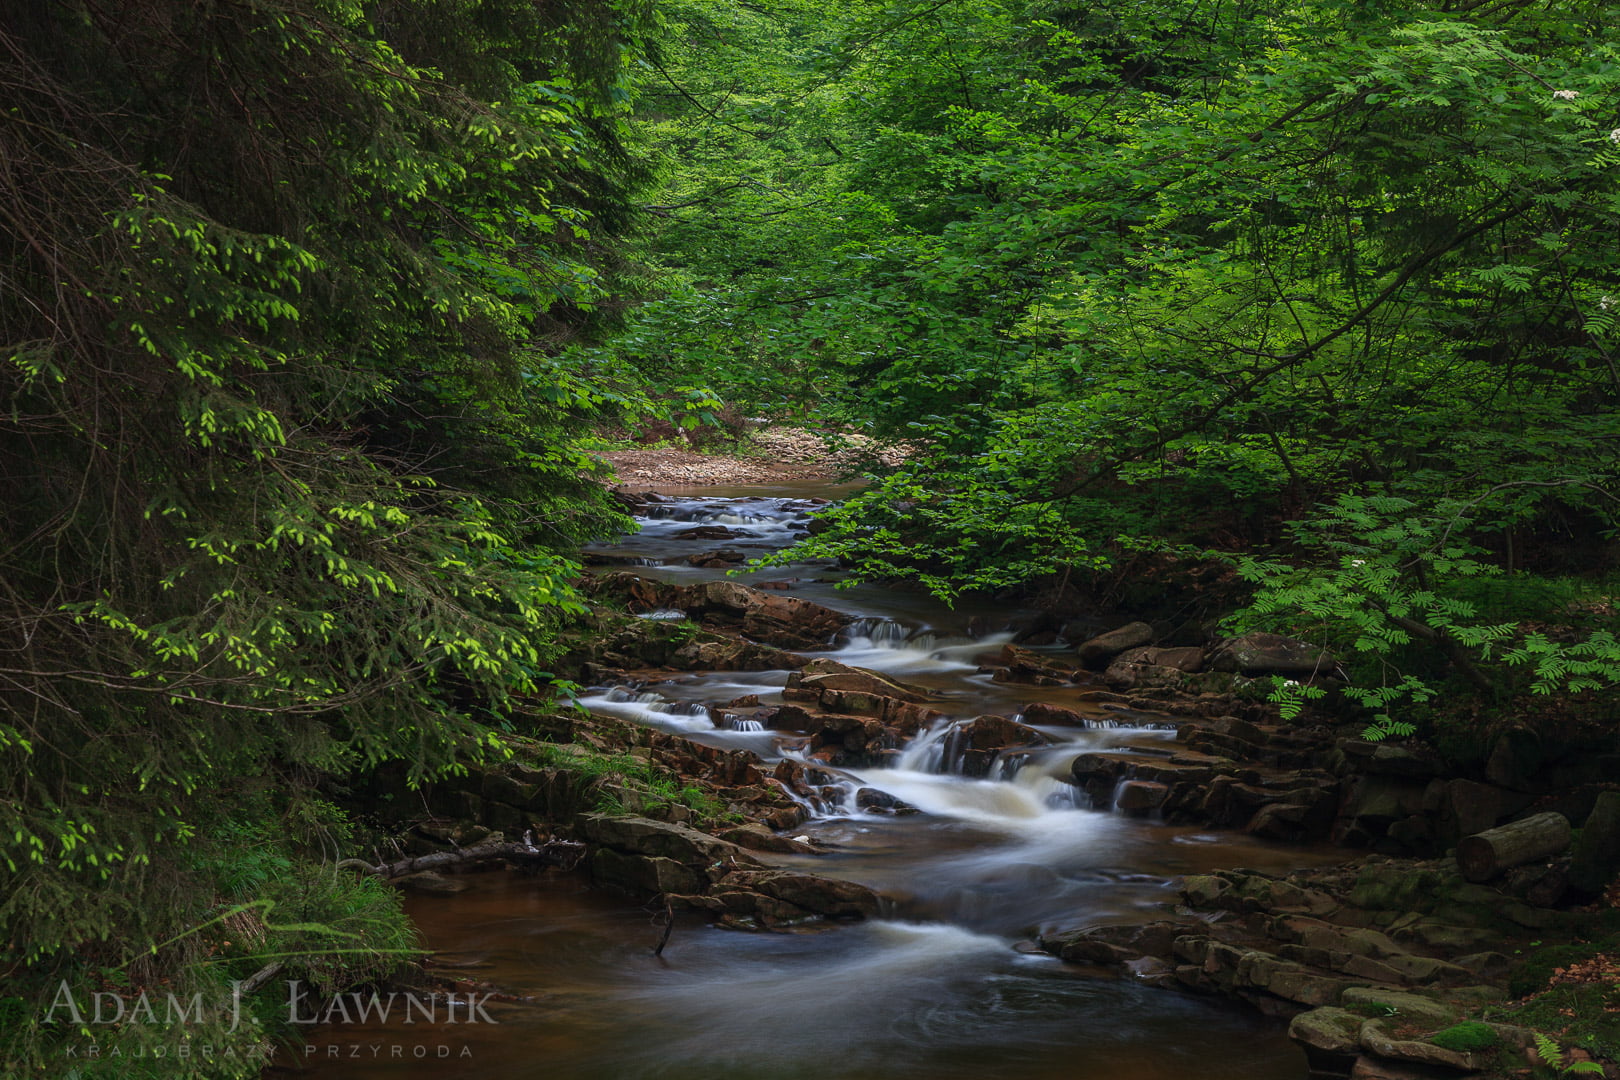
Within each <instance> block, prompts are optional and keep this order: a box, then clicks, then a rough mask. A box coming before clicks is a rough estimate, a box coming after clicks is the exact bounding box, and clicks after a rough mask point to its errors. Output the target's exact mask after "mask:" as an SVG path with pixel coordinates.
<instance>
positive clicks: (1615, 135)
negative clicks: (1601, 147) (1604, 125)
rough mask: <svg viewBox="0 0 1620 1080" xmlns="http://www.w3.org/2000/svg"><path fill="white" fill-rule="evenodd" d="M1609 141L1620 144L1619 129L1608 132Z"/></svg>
mask: <svg viewBox="0 0 1620 1080" xmlns="http://www.w3.org/2000/svg"><path fill="white" fill-rule="evenodd" d="M1609 141H1610V142H1612V143H1616V144H1620V128H1615V129H1614V130H1613V131H1611V132H1609Z"/></svg>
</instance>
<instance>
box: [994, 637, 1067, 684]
mask: <svg viewBox="0 0 1620 1080" xmlns="http://www.w3.org/2000/svg"><path fill="white" fill-rule="evenodd" d="M984 660H988V661H989V663H988V665H987V666H988V667H989V668H990V670H991V671H992V675H991V678H992V680H993V681H994V682H1002V683H1021V684H1026V685H1032V686H1066V685H1068V684H1069V683H1070V682H1072V681H1074V679H1075V677H1076V666H1075V664H1074V661H1072V660H1068V659H1066V658H1065V657H1063V656H1060V655H1057V654H1055V653H1041V652H1035V651H1033V650H1031V649H1025V648H1021V647H1020V646H1017V645H1003V646H1002V647H1001V651H1000V652H999V653H997V654H996V655H995V656H994V657H993V658H991V657H986V658H984ZM984 660H981V662H984Z"/></svg>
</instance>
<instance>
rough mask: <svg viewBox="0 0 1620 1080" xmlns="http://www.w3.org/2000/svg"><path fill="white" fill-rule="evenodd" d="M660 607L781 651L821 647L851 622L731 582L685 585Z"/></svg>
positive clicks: (798, 601) (789, 598)
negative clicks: (729, 628)
mask: <svg viewBox="0 0 1620 1080" xmlns="http://www.w3.org/2000/svg"><path fill="white" fill-rule="evenodd" d="M665 602H666V603H667V605H668V606H670V607H675V608H679V609H680V610H682V611H684V612H686V613H687V614H688V615H689V616H691V617H692V618H695V619H697V620H698V621H699V622H703V623H706V624H707V623H713V624H717V625H720V626H735V627H736V628H738V629H740V630H741V631H742V632H743V633H744V634H746V635H747V636H748V637H750V638H753V639H754V640H756V641H762V642H764V643H766V644H767V645H776V646H778V647H781V648H785V649H813V648H818V647H820V646H823V645H825V644H826V643H827V642H829V641H830V640H832V638H833V636H834V635H835V634H837V633H838V631H840V630H842V629H843V628H844V627H845V626H847V625H849V623H851V622H852V621H854V620H853V619H852V618H851V616H849V615H846V614H844V613H843V612H841V611H834V610H833V609H832V608H827V607H822V606H821V605H820V604H814V603H811V602H810V601H808V600H801V599H799V598H798V597H796V596H782V595H780V594H777V593H774V592H762V591H760V590H759V589H751V588H749V587H748V586H746V585H742V584H739V583H737V582H735V581H705V582H702V583H701V584H698V585H689V586H687V587H685V588H683V589H677V590H675V591H674V592H673V593H672V594H671V595H670V596H669V597H668V598H667V600H666V601H665Z"/></svg>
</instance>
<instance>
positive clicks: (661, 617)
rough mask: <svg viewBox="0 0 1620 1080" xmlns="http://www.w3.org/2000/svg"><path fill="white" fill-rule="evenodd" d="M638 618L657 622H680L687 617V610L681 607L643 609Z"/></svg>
mask: <svg viewBox="0 0 1620 1080" xmlns="http://www.w3.org/2000/svg"><path fill="white" fill-rule="evenodd" d="M636 618H638V619H652V620H654V621H655V622H679V621H680V620H682V619H684V618H686V612H684V611H681V610H680V609H679V608H659V609H658V610H656V611H643V612H642V613H641V614H639V615H637V616H636Z"/></svg>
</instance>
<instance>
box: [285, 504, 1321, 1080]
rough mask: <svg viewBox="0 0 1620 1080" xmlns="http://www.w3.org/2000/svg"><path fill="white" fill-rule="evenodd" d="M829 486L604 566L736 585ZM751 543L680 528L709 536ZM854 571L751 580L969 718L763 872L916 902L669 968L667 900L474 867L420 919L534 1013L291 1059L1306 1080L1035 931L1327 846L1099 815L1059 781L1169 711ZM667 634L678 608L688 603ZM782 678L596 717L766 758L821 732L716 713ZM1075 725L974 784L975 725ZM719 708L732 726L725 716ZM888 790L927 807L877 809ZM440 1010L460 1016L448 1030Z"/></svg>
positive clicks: (733, 513) (663, 687) (681, 959)
mask: <svg viewBox="0 0 1620 1080" xmlns="http://www.w3.org/2000/svg"><path fill="white" fill-rule="evenodd" d="M804 494H805V491H804V490H803V489H800V490H798V491H795V490H792V489H788V490H771V491H761V492H754V493H750V494H738V495H733V496H732V497H727V498H721V497H716V496H713V495H708V494H705V495H704V496H702V497H696V498H679V499H674V500H672V501H669V502H665V503H662V504H658V505H656V506H655V507H653V509H652V515H653V516H649V517H648V518H647V519H645V520H644V521H643V522H642V531H641V533H640V534H638V535H636V536H633V537H628V538H626V539H625V540H624V541H623V542H622V543H621V544H619V545H617V546H616V547H615V548H614V549H612V550H611V551H608V552H604V555H605V556H606V557H609V558H611V559H612V560H614V561H616V562H620V563H633V564H634V565H635V566H636V567H637V569H636V572H637V573H640V574H643V575H644V576H649V577H658V578H662V579H664V580H670V581H676V582H681V583H689V582H696V581H701V580H705V579H712V578H716V577H720V576H722V575H723V574H724V571H723V570H714V569H698V568H694V567H692V566H690V565H689V564H687V563H686V562H685V561H684V560H685V558H686V557H687V556H690V555H692V554H695V553H697V552H701V551H706V550H712V549H714V548H716V547H726V548H731V549H734V550H735V549H745V548H746V547H747V546H749V545H757V547H756V549H755V550H757V551H763V550H766V549H773V548H778V547H781V546H783V545H784V544H785V543H787V542H788V541H789V540H791V539H792V537H793V535H794V534H795V533H796V532H797V531H798V530H799V529H802V528H803V526H804V523H805V522H806V521H807V520H808V514H809V513H810V512H811V511H812V510H813V509H814V504H813V503H812V502H809V501H806V500H805V499H804V497H803V496H804ZM713 524H723V525H726V526H727V527H728V528H730V529H732V530H734V531H735V532H736V533H741V534H744V535H741V536H733V537H732V538H730V539H723V540H714V539H698V538H681V537H679V536H678V535H677V534H678V533H681V532H684V531H687V530H690V529H692V528H695V527H698V526H702V525H713ZM837 577H838V575H837V572H836V570H834V569H833V568H831V567H827V566H815V565H796V566H792V567H780V568H775V569H772V570H766V571H761V572H756V573H751V574H746V575H743V576H742V580H744V581H749V580H767V581H787V582H788V583H789V584H790V586H791V592H790V593H789V594H788V595H794V596H800V597H803V598H806V599H811V600H815V601H817V602H819V603H823V604H826V605H828V606H831V607H836V608H839V609H841V610H844V611H846V612H849V613H850V614H852V615H855V616H858V621H857V622H855V623H854V624H852V625H851V627H850V629H849V630H848V631H847V632H846V633H845V634H844V635H843V636H842V638H841V640H840V641H838V642H835V643H829V648H828V652H827V655H830V656H832V657H834V658H836V659H838V660H840V661H843V662H845V663H849V664H854V665H858V666H861V667H865V668H870V669H873V670H877V671H882V672H885V673H888V674H890V675H891V676H894V677H897V678H901V679H904V680H906V681H908V682H911V683H918V684H923V685H926V686H928V687H930V688H931V689H932V690H934V691H935V692H937V693H938V694H939V695H940V697H941V699H942V702H941V703H940V704H938V705H937V706H936V707H938V708H940V709H941V710H942V711H944V712H946V713H947V716H948V719H947V720H946V721H942V722H940V723H938V724H936V725H935V726H934V727H933V728H931V729H930V730H928V731H927V732H924V733H922V734H920V735H919V736H918V737H917V738H916V739H914V740H913V741H912V742H911V744H910V745H908V746H907V747H905V748H904V750H903V751H902V752H901V753H900V754H898V755H896V757H895V759H894V761H893V762H892V765H891V766H890V767H886V768H862V769H846V770H832V771H833V772H834V773H835V779H836V780H837V781H838V782H837V783H836V784H835V785H830V786H829V787H830V789H832V790H831V792H830V796H831V797H828V798H824V799H822V800H820V801H818V803H817V804H816V806H815V811H816V816H815V817H814V818H813V819H812V820H811V821H809V822H808V823H806V824H805V825H804V826H802V827H801V829H799V830H797V832H799V833H803V834H805V835H807V836H810V837H813V838H814V839H816V840H819V841H821V842H823V843H824V844H825V845H826V847H827V848H828V849H829V850H830V852H831V853H830V854H825V855H819V856H810V855H806V856H765V858H766V859H767V860H768V861H771V862H775V863H777V864H780V865H790V866H798V867H803V868H805V869H809V870H813V871H815V872H817V873H821V874H825V875H830V876H839V877H845V878H849V879H852V880H855V881H859V882H862V883H864V884H867V885H870V886H872V887H874V888H877V889H879V890H880V891H882V892H883V893H885V894H886V895H887V896H890V897H892V898H893V904H892V907H891V910H889V911H888V912H887V913H886V916H885V917H884V918H882V919H878V920H874V921H870V922H867V923H863V924H857V925H842V926H838V927H834V928H831V929H828V930H826V931H824V932H821V933H809V934H749V933H740V932H735V931H726V930H719V929H714V928H711V927H709V926H707V925H706V924H705V923H704V922H703V920H701V919H699V918H697V917H682V918H681V919H680V920H679V921H678V923H677V926H676V928H675V929H674V931H673V934H672V936H671V938H670V941H669V944H668V946H667V948H666V949H665V950H664V953H663V955H662V956H661V957H655V956H654V955H653V947H654V946H655V945H656V944H657V943H658V940H659V938H660V936H661V934H662V931H661V929H660V928H659V927H658V926H656V925H655V923H654V919H653V916H652V914H651V913H650V911H649V910H647V909H644V908H642V907H641V906H639V905H637V904H636V903H635V902H633V901H629V900H626V899H625V898H624V897H622V896H618V895H616V894H613V893H610V892H605V891H600V890H595V889H592V888H590V887H589V886H588V884H587V883H586V882H585V881H584V880H583V878H582V877H581V876H580V875H554V876H542V877H539V878H532V877H530V878H524V877H514V876H510V875H506V874H498V873H496V874H477V875H470V876H468V877H467V878H465V879H463V880H465V881H467V882H468V883H470V885H471V888H470V889H469V890H468V891H466V892H463V893H460V894H457V895H455V896H450V897H438V896H433V897H412V898H411V899H410V900H409V901H408V902H407V906H408V908H409V911H410V913H411V915H412V917H413V918H414V919H415V920H416V922H417V925H418V926H419V927H420V928H421V931H422V934H423V937H424V938H425V940H426V943H427V945H428V946H429V947H430V948H433V949H435V950H437V951H438V953H439V955H438V957H437V958H436V961H437V962H438V963H439V964H440V965H441V968H440V969H441V970H442V971H445V972H446V973H450V974H456V975H462V976H466V977H467V978H471V979H476V980H479V981H481V982H484V983H487V984H489V985H492V986H495V987H499V988H501V989H502V990H504V991H507V992H508V993H510V994H513V995H518V996H520V997H522V998H524V999H526V1000H523V1001H508V1002H505V1003H493V1002H492V1003H490V1004H489V1005H487V1006H486V1009H487V1014H488V1016H489V1018H490V1019H491V1020H493V1021H494V1022H493V1023H486V1022H480V1023H473V1024H468V1023H465V1022H463V1023H457V1024H446V1023H443V1022H441V1023H439V1024H437V1025H432V1024H426V1023H423V1022H421V1021H420V1020H418V1021H417V1022H416V1023H414V1024H413V1025H410V1026H404V1025H401V1024H399V1023H398V1022H397V1021H396V1022H395V1023H394V1024H392V1025H383V1024H370V1025H366V1024H340V1025H334V1026H332V1027H328V1028H324V1029H321V1030H319V1031H318V1032H315V1033H313V1034H312V1036H311V1037H310V1039H309V1040H308V1044H307V1045H300V1046H298V1047H294V1048H289V1049H288V1050H287V1051H286V1052H284V1053H283V1055H282V1057H281V1059H280V1060H281V1062H282V1068H285V1069H287V1070H289V1071H291V1072H295V1073H297V1074H299V1075H313V1076H318V1077H384V1076H386V1077H420V1078H427V1077H433V1078H444V1077H463V1076H465V1077H479V1078H480V1080H518V1078H540V1077H546V1078H557V1080H573V1078H578V1080H641V1078H646V1080H652V1078H667V1080H776V1078H781V1080H798V1078H804V1080H867V1078H871V1080H894V1078H908V1077H916V1078H919V1080H921V1078H925V1077H926V1078H929V1080H1003V1078H1005V1080H1014V1078H1017V1080H1056V1078H1059V1077H1062V1078H1081V1080H1090V1078H1095V1080H1183V1078H1195V1080H1300V1078H1302V1077H1304V1075H1305V1071H1306V1070H1305V1062H1304V1057H1303V1055H1302V1054H1301V1053H1300V1052H1299V1051H1298V1050H1297V1049H1296V1048H1295V1047H1294V1046H1293V1045H1292V1044H1291V1043H1290V1042H1289V1041H1288V1039H1287V1038H1286V1036H1285V1035H1284V1033H1283V1030H1282V1027H1281V1025H1279V1024H1278V1023H1276V1022H1272V1021H1265V1020H1262V1019H1260V1018H1258V1017H1255V1016H1253V1015H1250V1014H1248V1013H1245V1012H1242V1011H1239V1010H1238V1009H1236V1008H1234V1007H1229V1006H1226V1005H1223V1004H1220V1003H1216V1002H1211V1001H1207V1000H1203V999H1197V998H1191V997H1187V996H1184V995H1180V994H1177V993H1173V992H1170V991H1165V990H1159V989H1153V988H1150V987H1147V986H1145V985H1143V984H1141V983H1138V982H1135V981H1133V980H1130V979H1120V978H1116V977H1111V976H1109V975H1107V974H1104V973H1102V972H1098V971H1094V970H1088V969H1081V968H1077V967H1074V966H1071V965H1067V964H1063V963H1061V962H1059V961H1057V960H1055V959H1052V958H1050V957H1046V956H1044V955H1039V954H1035V953H1032V952H1031V951H1030V949H1031V946H1030V944H1029V942H1030V941H1031V939H1032V938H1033V937H1034V936H1036V935H1037V934H1040V933H1044V932H1052V931H1056V930H1062V929H1069V928H1076V927H1083V926H1093V925H1099V924H1104V923H1110V922H1120V921H1145V920H1146V919H1147V918H1152V917H1154V916H1155V915H1156V914H1158V913H1167V912H1169V911H1170V910H1172V909H1173V907H1174V905H1175V903H1176V898H1177V897H1176V892H1175V879H1176V878H1177V877H1178V876H1179V875H1182V874H1187V873H1194V872H1199V871H1203V870H1209V869H1214V868H1217V867H1221V866H1250V867H1262V868H1285V867H1291V866H1300V865H1306V864H1308V863H1312V862H1320V861H1323V860H1324V859H1326V858H1331V857H1332V856H1331V853H1326V852H1320V851H1316V852H1312V851H1302V850H1300V849H1290V848H1283V847H1278V846H1271V845H1266V844H1263V843H1260V842H1257V841H1254V840H1251V839H1249V838H1247V837H1243V836H1237V835H1231V834H1217V833H1213V832H1209V831H1203V830H1199V829H1195V828H1188V827H1175V826H1167V825H1163V824H1160V823H1156V822H1153V821H1150V820H1142V819H1137V818H1127V817H1124V816H1121V815H1118V814H1115V813H1113V812H1111V809H1110V808H1109V807H1092V806H1090V805H1089V803H1088V800H1087V799H1086V797H1085V796H1084V795H1083V794H1082V793H1080V792H1079V791H1078V789H1076V788H1074V787H1073V786H1072V785H1069V784H1067V783H1065V782H1064V781H1063V780H1062V779H1061V777H1062V776H1063V774H1064V773H1065V771H1066V769H1067V766H1068V763H1069V762H1070V761H1071V760H1072V759H1073V757H1074V756H1075V754H1076V753H1078V752H1080V751H1082V750H1087V749H1093V750H1094V749H1107V748H1109V747H1116V746H1124V745H1130V746H1133V747H1137V748H1145V749H1150V750H1151V749H1153V748H1161V749H1167V748H1168V745H1169V743H1170V742H1171V741H1173V739H1174V731H1173V729H1172V728H1171V727H1170V726H1169V725H1168V724H1166V723H1164V722H1163V720H1164V718H1162V717H1155V716H1153V715H1150V714H1142V713H1133V712H1130V711H1127V710H1120V709H1118V708H1115V707H1109V706H1099V705H1097V704H1095V703H1094V702H1091V701H1088V700H1087V698H1086V695H1085V692H1084V691H1083V690H1081V689H1079V688H1068V687H1062V688H1048V687H1042V688H1035V687H1028V686H1009V685H1005V684H999V683H995V682H992V681H991V680H990V679H989V677H988V676H985V675H981V674H979V673H978V666H979V665H978V663H977V662H976V659H975V658H976V657H978V656H979V655H980V654H983V653H985V652H987V651H989V652H993V651H995V650H996V649H998V648H999V647H1000V645H1001V644H1002V643H1003V642H1005V641H1007V640H1008V639H1009V637H1010V634H1009V633H1008V632H1006V631H1005V629H1004V627H1005V624H1006V621H1007V618H1008V615H1009V613H1008V612H1006V611H1005V610H999V611H998V610H996V609H995V608H993V607H990V606H986V605H982V604H981V605H977V606H974V605H969V606H967V607H964V608H962V609H959V610H956V611H947V610H945V609H943V608H942V607H940V606H938V605H935V604H933V603H932V602H931V601H929V600H928V599H927V598H926V597H920V596H918V595H916V594H914V593H909V592H897V591H885V590H879V589H872V588H858V589H850V590H839V589H836V588H835V587H834V586H835V584H836V581H837ZM647 617H649V618H658V617H666V618H678V617H679V613H676V612H654V613H649V615H648V616H647ZM786 679H787V673H786V672H780V671H778V672H762V673H738V672H729V673H728V672H717V673H713V674H707V675H702V676H696V675H694V676H686V677H680V678H676V679H674V680H670V681H666V682H660V683H658V684H656V685H651V686H628V687H626V686H620V687H602V688H596V689H594V690H593V691H591V692H590V694H589V695H588V696H587V697H586V698H585V704H586V705H588V706H589V707H590V708H592V709H593V710H597V711H600V712H602V713H608V714H612V715H615V716H620V717H624V718H628V719H631V720H635V721H637V722H640V723H645V724H649V725H653V726H656V727H659V728H662V729H664V730H667V731H673V732H678V733H680V734H682V735H685V736H686V737H688V738H692V739H694V740H696V741H699V742H704V743H708V744H710V745H715V746H725V747H731V748H744V749H747V750H750V751H752V752H753V753H756V754H758V755H759V756H760V757H761V758H763V759H764V760H766V761H773V760H778V759H780V758H782V757H783V756H792V755H795V754H797V753H800V752H801V749H800V748H801V746H802V742H803V740H802V739H799V738H794V737H791V736H785V735H784V733H780V732H773V731H764V730H760V729H759V727H758V725H757V724H743V725H734V724H733V723H731V722H730V721H729V720H727V719H726V718H725V717H724V716H723V715H721V714H719V713H718V712H711V710H710V709H709V708H708V707H707V706H708V705H710V704H718V703H722V702H726V701H728V700H730V699H732V698H735V697H737V696H739V695H743V694H758V695H759V697H760V700H761V702H763V703H765V704H770V703H772V702H773V701H780V700H781V698H780V696H779V691H780V690H781V688H782V686H783V685H784V683H785V682H786ZM1037 700H1040V701H1050V702H1053V703H1055V704H1059V705H1064V706H1067V707H1069V708H1073V709H1076V710H1079V711H1081V712H1083V713H1085V715H1087V717H1088V718H1089V719H1090V724H1091V726H1088V727H1086V728H1080V729H1077V728H1043V729H1042V730H1043V731H1045V732H1046V733H1047V734H1049V735H1051V736H1053V737H1054V739H1056V740H1058V744H1057V745H1055V746H1053V747H1050V748H1045V749H1042V750H1040V751H1036V752H1034V753H1032V754H1030V755H1028V756H1027V757H1020V758H1018V759H1015V760H1010V761H1006V762H999V763H997V767H995V768H992V770H991V774H990V776H989V777H987V778H984V779H972V778H969V777H966V776H963V775H961V774H960V773H959V772H957V771H954V768H955V766H957V765H959V761H960V759H959V754H958V753H957V750H956V747H955V744H954V740H953V731H954V724H953V722H954V721H959V720H964V719H968V718H971V717H973V716H977V715H980V714H983V713H1001V714H1004V715H1015V714H1017V713H1018V712H1019V710H1020V709H1021V708H1022V706H1023V705H1025V704H1027V703H1029V702H1031V701H1037ZM716 716H719V717H720V722H719V723H718V724H717V723H716V721H715V719H714V718H715V717H716ZM861 788H876V789H878V790H880V791H882V792H885V793H887V794H889V795H891V796H893V797H894V798H896V799H898V800H900V801H901V802H902V803H904V804H909V806H911V807H915V808H916V811H917V812H915V813H904V814H895V813H887V812H868V811H864V810H861V809H859V808H858V807H857V805H856V802H855V799H854V793H855V792H856V791H857V790H859V789H861ZM441 1019H442V1018H441Z"/></svg>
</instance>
